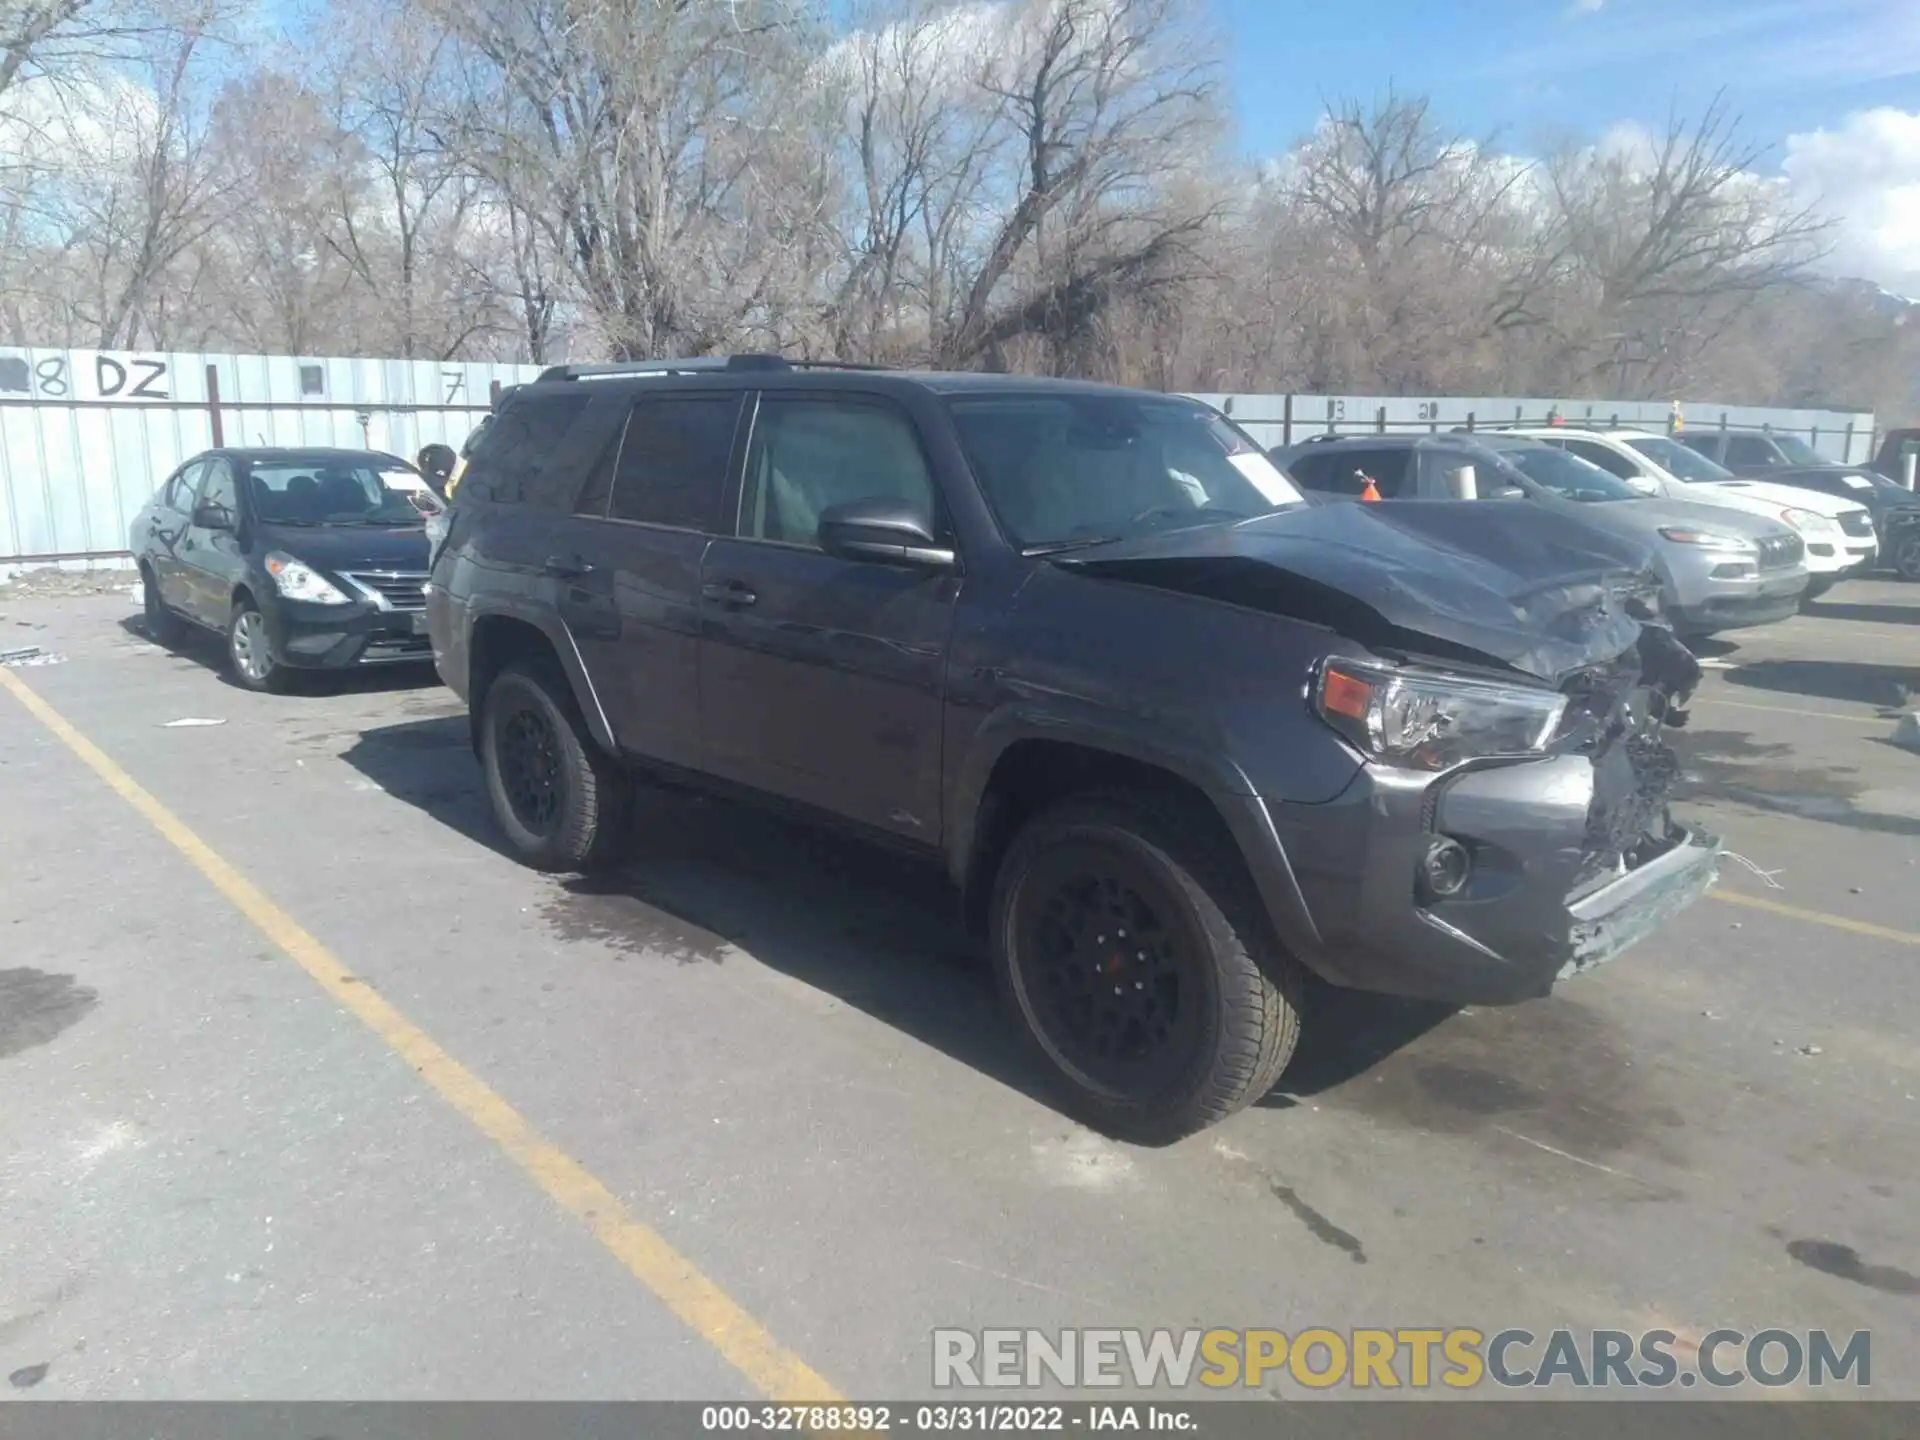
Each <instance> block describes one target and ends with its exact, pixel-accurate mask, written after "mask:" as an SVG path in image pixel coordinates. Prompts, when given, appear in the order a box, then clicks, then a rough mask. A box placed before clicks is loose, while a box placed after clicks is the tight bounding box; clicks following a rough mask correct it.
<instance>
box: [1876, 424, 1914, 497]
mask: <svg viewBox="0 0 1920 1440" xmlns="http://www.w3.org/2000/svg"><path fill="white" fill-rule="evenodd" d="M1909 467H1911V470H1912V479H1913V482H1914V483H1913V485H1912V487H1909V486H1908V484H1907V480H1908V478H1909ZM1873 473H1874V474H1876V475H1878V476H1880V477H1881V478H1882V479H1886V480H1891V481H1893V483H1894V484H1896V485H1898V486H1899V487H1900V488H1901V489H1902V490H1907V491H1909V493H1913V492H1914V491H1920V429H1913V428H1910V429H1905V430H1889V431H1888V432H1887V437H1886V439H1884V440H1882V441H1881V442H1880V450H1879V453H1878V454H1876V455H1875V456H1874V457H1873Z"/></svg>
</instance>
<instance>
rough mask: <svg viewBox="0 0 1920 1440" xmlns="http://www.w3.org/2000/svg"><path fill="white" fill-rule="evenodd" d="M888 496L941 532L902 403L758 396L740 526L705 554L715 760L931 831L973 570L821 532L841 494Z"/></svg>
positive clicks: (709, 715)
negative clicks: (957, 638) (847, 547)
mask: <svg viewBox="0 0 1920 1440" xmlns="http://www.w3.org/2000/svg"><path fill="white" fill-rule="evenodd" d="M879 496H885V497H888V498H892V499H901V500H908V501H910V502H912V503H913V504H915V505H918V506H923V507H924V508H925V513H926V515H927V516H928V517H929V519H931V520H932V521H933V522H934V524H935V527H936V531H939V530H942V529H944V528H945V527H944V521H943V518H942V517H943V515H944V507H943V506H942V505H941V504H940V500H939V495H938V491H937V489H936V486H935V481H934V478H933V471H932V467H931V466H930V465H929V464H928V462H927V459H926V451H925V448H924V446H923V445H922V443H921V439H920V436H919V433H918V431H917V430H916V429H915V427H914V423H913V421H912V419H911V418H910V417H909V416H908V415H907V414H906V412H905V411H904V410H902V409H901V408H900V407H899V406H897V405H895V404H894V403H893V402H891V401H889V400H885V399H882V398H879V397H874V396H867V395H847V394H839V395H834V394H820V393H808V394H804V395H801V394H788V395H779V394H764V395H762V396H761V398H760V401H759V405H758V409H757V412H756V414H755V416H754V419H753V423H752V438H751V442H750V444H749V446H748V449H747V460H746V469H745V475H744V477H743V479H742V483H741V487H740V499H739V505H738V511H737V516H736V522H737V523H736V525H735V527H734V528H735V534H734V535H732V536H730V537H726V538H717V539H715V540H714V542H713V544H712V545H710V546H709V547H708V548H707V554H706V560H705V562H704V564H703V565H702V566H701V575H700V579H701V584H700V593H701V597H702V600H703V602H704V603H703V607H702V615H703V620H702V624H701V640H700V715H701V729H702V739H703V742H704V746H705V756H706V765H707V767H708V768H709V769H710V770H711V771H712V772H713V773H714V774H716V775H718V776H721V777H723V778H726V779H730V780H734V781H738V782H740V783H743V784H747V785H751V786H754V787H755V788H757V789H760V790H763V791H766V792H768V793H770V794H774V795H780V796H784V797H786V798H788V799H793V800H799V801H802V802H805V803H807V804H809V805H814V806H818V807H820V808H822V809H826V810H830V811H833V812H835V813H837V814H839V815H842V816H844V817H846V818H848V819H852V820H855V821H858V822H861V823H863V824H865V825H868V826H871V827H873V828H875V829H879V830H884V831H890V832H892V833H894V834H896V835H901V836H906V837H909V838H911V839H914V840H917V841H922V842H925V843H929V844H933V843H937V842H938V841H939V839H940V827H941V811H940V756H941V744H940V740H941V735H940V732H941V721H942V714H943V708H944V689H945V671H946V657H947V647H948V643H949V638H950V635H951V631H952V627H953V616H954V602H955V599H956V598H957V597H958V595H959V591H960V583H961V582H960V579H959V576H958V575H957V574H953V573H938V574H929V573H928V572H927V571H925V570H923V569H913V568H909V567H907V566H894V565H886V564H879V563H873V562H865V561H853V560H842V559H838V558H836V557H834V556H831V555H828V554H826V553H824V552H823V551H822V550H821V549H820V547H819V543H818V541H817V539H816V535H815V528H816V526H817V525H818V523H819V517H820V512H821V511H823V510H825V509H826V508H828V507H829V506H831V505H836V504H842V503H845V502H847V501H852V500H861V499H867V498H871V497H879ZM945 543H951V539H950V538H949V539H947V540H946V541H945Z"/></svg>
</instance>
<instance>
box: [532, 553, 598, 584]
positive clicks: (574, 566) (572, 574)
mask: <svg viewBox="0 0 1920 1440" xmlns="http://www.w3.org/2000/svg"><path fill="white" fill-rule="evenodd" d="M540 568H541V570H542V571H543V572H545V573H546V574H548V575H551V576H553V578H554V579H556V580H578V579H580V578H581V577H582V576H585V575H591V574H592V573H593V566H591V565H589V564H588V563H587V562H586V561H585V560H583V559H581V558H580V556H578V555H549V556H548V557H547V562H546V564H544V565H542V566H541V567H540Z"/></svg>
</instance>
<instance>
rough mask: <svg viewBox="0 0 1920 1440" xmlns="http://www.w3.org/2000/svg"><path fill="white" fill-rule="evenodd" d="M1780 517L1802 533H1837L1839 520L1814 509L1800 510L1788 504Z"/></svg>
mask: <svg viewBox="0 0 1920 1440" xmlns="http://www.w3.org/2000/svg"><path fill="white" fill-rule="evenodd" d="M1780 518H1781V519H1782V520H1784V521H1786V522H1787V524H1789V525H1791V526H1792V527H1793V528H1794V529H1796V530H1798V531H1799V532H1800V533H1801V534H1802V535H1837V534H1839V533H1840V522H1839V521H1838V520H1835V519H1832V518H1831V517H1830V516H1826V515H1822V514H1820V513H1819V512H1818V511H1816V510H1802V509H1800V508H1799V507H1798V506H1797V505H1795V506H1789V507H1788V508H1787V509H1785V510H1782V511H1781V512H1780Z"/></svg>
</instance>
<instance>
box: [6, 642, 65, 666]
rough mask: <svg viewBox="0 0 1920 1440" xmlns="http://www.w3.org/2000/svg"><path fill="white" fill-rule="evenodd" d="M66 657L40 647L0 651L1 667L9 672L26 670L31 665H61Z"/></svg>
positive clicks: (32, 646)
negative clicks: (4, 667)
mask: <svg viewBox="0 0 1920 1440" xmlns="http://www.w3.org/2000/svg"><path fill="white" fill-rule="evenodd" d="M66 658H67V657H66V656H64V655H58V654H55V653H54V652H53V651H51V650H43V649H41V648H40V647H39V646H38V645H23V646H21V647H20V648H18V649H15V650H0V665H4V666H6V667H7V668H8V669H9V670H24V669H26V668H27V667H28V666H30V665H60V664H63V663H65V661H66Z"/></svg>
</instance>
